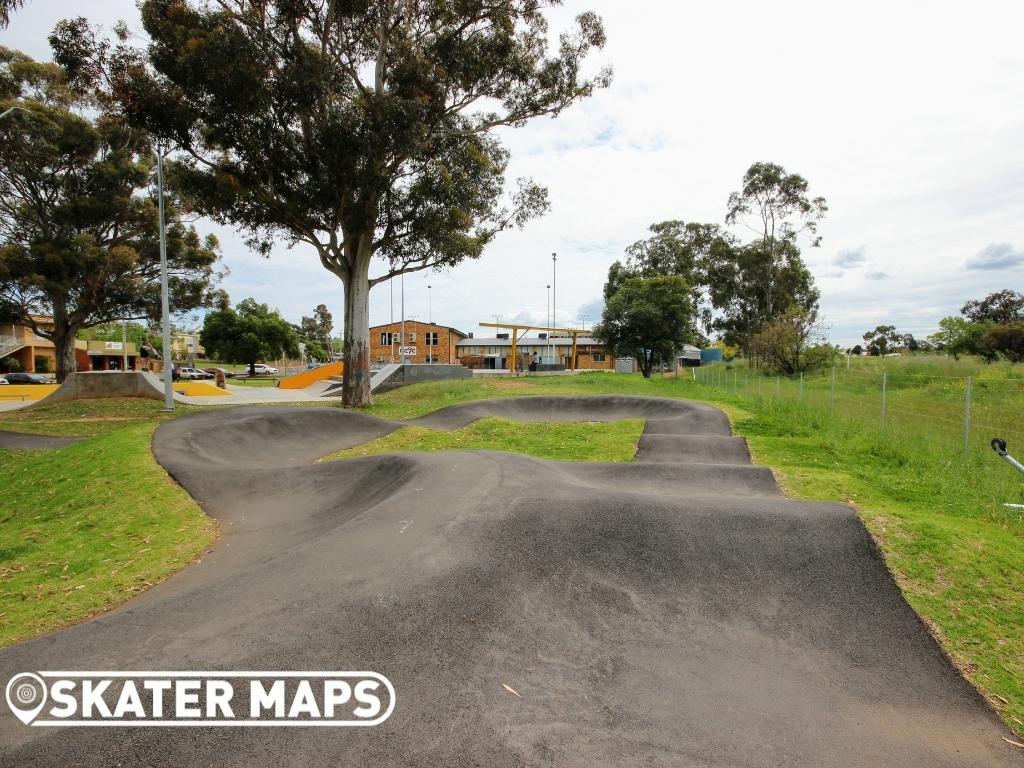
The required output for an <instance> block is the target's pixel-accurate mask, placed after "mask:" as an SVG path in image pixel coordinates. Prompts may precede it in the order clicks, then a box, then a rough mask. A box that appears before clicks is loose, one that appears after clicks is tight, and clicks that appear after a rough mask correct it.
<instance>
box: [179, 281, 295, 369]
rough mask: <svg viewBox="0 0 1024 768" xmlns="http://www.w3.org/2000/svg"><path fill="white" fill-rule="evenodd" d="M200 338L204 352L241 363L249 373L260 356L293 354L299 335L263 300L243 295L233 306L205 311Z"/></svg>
mask: <svg viewBox="0 0 1024 768" xmlns="http://www.w3.org/2000/svg"><path fill="white" fill-rule="evenodd" d="M199 338H200V342H201V343H202V345H203V346H204V347H205V348H206V354H207V355H208V356H209V357H211V358H213V359H215V360H220V361H223V362H225V363H245V364H247V365H248V366H249V374H250V375H254V374H255V372H256V371H255V368H254V366H255V364H256V363H258V362H260V361H261V360H276V359H277V358H280V357H297V356H298V354H299V336H298V334H297V333H296V332H295V329H294V328H292V326H291V324H290V323H289V322H288V321H287V320H285V319H284V318H283V317H281V315H279V314H278V313H277V312H276V311H273V310H271V309H270V308H269V307H268V306H267V305H266V304H260V303H258V302H257V301H256V300H255V299H244V300H243V301H240V302H239V303H238V306H237V307H236V308H234V309H232V308H231V307H228V308H226V309H221V310H218V311H216V312H209V313H207V315H206V319H205V320H204V321H203V331H202V333H201V334H200V337H199Z"/></svg>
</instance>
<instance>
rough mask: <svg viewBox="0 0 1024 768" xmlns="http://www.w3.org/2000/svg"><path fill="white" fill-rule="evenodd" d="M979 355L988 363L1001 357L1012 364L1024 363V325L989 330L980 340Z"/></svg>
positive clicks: (1013, 324) (1009, 325) (1017, 324)
mask: <svg viewBox="0 0 1024 768" xmlns="http://www.w3.org/2000/svg"><path fill="white" fill-rule="evenodd" d="M978 354H980V355H981V356H982V357H984V358H985V359H986V360H988V361H992V360H996V359H998V358H999V357H1000V356H1001V357H1005V358H1006V359H1007V360H1009V361H1010V362H1011V363H1019V362H1022V361H1024V323H1008V324H1006V325H996V326H993V327H991V328H989V329H988V330H987V331H985V332H984V333H983V334H981V336H980V337H979V338H978Z"/></svg>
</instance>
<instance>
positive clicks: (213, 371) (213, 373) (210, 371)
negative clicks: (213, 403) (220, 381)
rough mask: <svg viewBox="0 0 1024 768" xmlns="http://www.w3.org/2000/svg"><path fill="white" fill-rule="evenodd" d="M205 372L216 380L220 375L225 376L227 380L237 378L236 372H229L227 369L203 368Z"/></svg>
mask: <svg viewBox="0 0 1024 768" xmlns="http://www.w3.org/2000/svg"><path fill="white" fill-rule="evenodd" d="M203 370H204V371H206V372H207V373H208V374H210V375H211V376H213V377H215V378H216V376H217V374H218V373H222V374H224V378H225V379H233V378H235V372H234V371H229V370H228V369H227V368H203Z"/></svg>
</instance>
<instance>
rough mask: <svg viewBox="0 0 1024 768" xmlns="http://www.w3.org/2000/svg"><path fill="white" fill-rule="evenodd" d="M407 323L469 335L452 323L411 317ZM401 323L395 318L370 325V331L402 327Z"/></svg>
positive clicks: (464, 335) (464, 336)
mask: <svg viewBox="0 0 1024 768" xmlns="http://www.w3.org/2000/svg"><path fill="white" fill-rule="evenodd" d="M405 324H406V325H420V326H423V327H426V328H437V329H442V328H443V329H444V330H446V331H450V332H451V333H454V334H457V335H459V336H462V337H463V338H466V337H467V336H469V334H468V333H466V332H465V331H460V330H459V329H458V328H453V327H452V326H450V325H442V324H441V323H426V322H424V321H422V320H410V319H409V318H406V320H405ZM401 325H402V321H401V320H395V322H393V323H382V324H381V325H371V326H370V332H371V333H372V332H374V331H381V330H383V329H385V328H400V327H401Z"/></svg>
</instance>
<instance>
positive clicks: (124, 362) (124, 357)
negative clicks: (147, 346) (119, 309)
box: [121, 318, 128, 373]
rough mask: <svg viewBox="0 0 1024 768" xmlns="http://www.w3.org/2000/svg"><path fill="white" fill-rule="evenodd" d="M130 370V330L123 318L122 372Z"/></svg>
mask: <svg viewBox="0 0 1024 768" xmlns="http://www.w3.org/2000/svg"><path fill="white" fill-rule="evenodd" d="M127 371H128V330H127V328H126V327H125V321H124V318H122V319H121V372H122V373H125V372H127Z"/></svg>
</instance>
